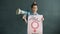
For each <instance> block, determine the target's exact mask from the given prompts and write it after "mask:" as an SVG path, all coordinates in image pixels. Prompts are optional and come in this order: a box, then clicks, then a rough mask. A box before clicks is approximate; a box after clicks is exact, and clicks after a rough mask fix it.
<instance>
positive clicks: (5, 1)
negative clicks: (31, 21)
mask: <svg viewBox="0 0 60 34" xmlns="http://www.w3.org/2000/svg"><path fill="white" fill-rule="evenodd" d="M32 3H33V0H0V34H26V32H27V24H26V23H24V20H22V16H23V15H16V13H15V11H16V9H17V8H21V9H22V10H27V11H30V10H31V9H30V6H31V4H32ZM37 4H38V7H39V10H38V13H39V14H43V15H44V18H45V20H44V23H43V28H44V30H43V31H44V34H60V33H59V32H60V0H37Z"/></svg>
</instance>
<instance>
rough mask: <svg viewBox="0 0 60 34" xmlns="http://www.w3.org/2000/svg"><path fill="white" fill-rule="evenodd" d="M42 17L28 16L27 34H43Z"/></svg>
mask: <svg viewBox="0 0 60 34" xmlns="http://www.w3.org/2000/svg"><path fill="white" fill-rule="evenodd" d="M42 18H43V16H42V15H30V16H28V28H27V34H43V20H42Z"/></svg>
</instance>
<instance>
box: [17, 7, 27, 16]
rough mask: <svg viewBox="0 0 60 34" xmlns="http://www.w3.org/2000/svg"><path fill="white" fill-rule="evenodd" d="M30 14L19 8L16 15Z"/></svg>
mask: <svg viewBox="0 0 60 34" xmlns="http://www.w3.org/2000/svg"><path fill="white" fill-rule="evenodd" d="M27 13H28V12H27V11H23V10H21V9H20V8H18V9H17V10H16V15H19V14H27Z"/></svg>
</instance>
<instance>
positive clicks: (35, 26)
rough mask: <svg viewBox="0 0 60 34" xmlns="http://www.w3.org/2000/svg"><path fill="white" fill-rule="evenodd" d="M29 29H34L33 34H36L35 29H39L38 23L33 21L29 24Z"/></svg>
mask: <svg viewBox="0 0 60 34" xmlns="http://www.w3.org/2000/svg"><path fill="white" fill-rule="evenodd" d="M31 27H32V28H33V29H34V32H36V29H37V28H38V27H39V23H38V22H37V21H33V22H32V23H31Z"/></svg>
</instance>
